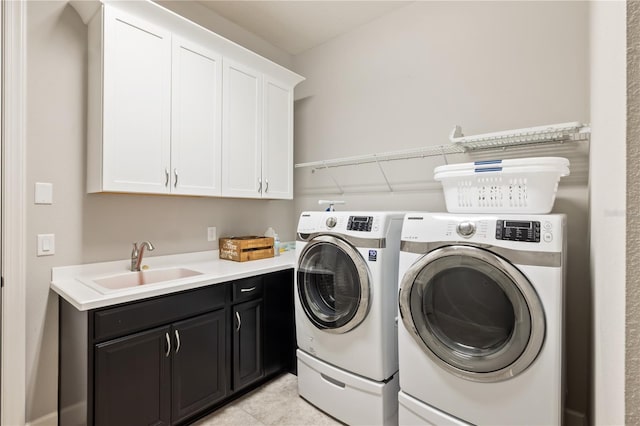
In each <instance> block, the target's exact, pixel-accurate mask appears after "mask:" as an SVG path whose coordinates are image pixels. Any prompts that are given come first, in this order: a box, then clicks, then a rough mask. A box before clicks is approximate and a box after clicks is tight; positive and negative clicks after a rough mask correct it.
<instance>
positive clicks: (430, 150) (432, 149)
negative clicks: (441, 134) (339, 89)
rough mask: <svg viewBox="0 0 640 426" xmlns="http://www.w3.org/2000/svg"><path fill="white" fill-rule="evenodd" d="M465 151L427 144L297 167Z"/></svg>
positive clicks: (352, 164) (410, 157)
mask: <svg viewBox="0 0 640 426" xmlns="http://www.w3.org/2000/svg"><path fill="white" fill-rule="evenodd" d="M464 152H465V151H464V149H463V148H461V147H458V146H455V145H440V146H427V147H424V148H417V149H409V150H406V151H392V152H383V153H379V154H367V155H358V156H355V157H344V158H335V159H332V160H321V161H313V162H310V163H299V164H296V165H295V168H296V169H299V168H303V167H312V168H314V169H326V168H331V167H342V166H355V165H359V164H369V163H379V162H380V161H393V160H409V159H412V158H423V157H434V156H439V155H444V154H462V153H464Z"/></svg>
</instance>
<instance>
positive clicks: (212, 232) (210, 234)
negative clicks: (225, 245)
mask: <svg viewBox="0 0 640 426" xmlns="http://www.w3.org/2000/svg"><path fill="white" fill-rule="evenodd" d="M217 239H218V236H217V235H216V227H215V226H210V227H208V228H207V241H215V240H217Z"/></svg>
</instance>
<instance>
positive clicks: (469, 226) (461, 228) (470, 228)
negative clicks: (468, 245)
mask: <svg viewBox="0 0 640 426" xmlns="http://www.w3.org/2000/svg"><path fill="white" fill-rule="evenodd" d="M456 231H458V235H460V236H461V237H464V238H469V237H470V236H472V235H473V234H475V233H476V224H475V223H473V222H468V221H467V222H460V223H459V224H458V226H457V228H456Z"/></svg>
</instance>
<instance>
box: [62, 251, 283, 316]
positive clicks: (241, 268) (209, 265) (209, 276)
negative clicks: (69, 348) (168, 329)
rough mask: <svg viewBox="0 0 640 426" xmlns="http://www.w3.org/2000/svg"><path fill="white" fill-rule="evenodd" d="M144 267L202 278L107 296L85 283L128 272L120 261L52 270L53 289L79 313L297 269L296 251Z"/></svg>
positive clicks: (179, 259) (160, 261)
mask: <svg viewBox="0 0 640 426" xmlns="http://www.w3.org/2000/svg"><path fill="white" fill-rule="evenodd" d="M143 264H144V265H146V266H148V267H149V270H154V269H161V268H174V267H178V268H187V269H192V270H194V271H197V272H200V273H201V275H197V276H193V277H188V278H180V279H176V280H172V281H164V282H159V283H153V284H145V285H142V286H136V287H131V288H125V289H118V290H111V291H108V292H106V293H104V294H103V293H102V292H100V291H98V290H96V289H94V288H93V287H92V286H91V285H89V284H87V283H86V282H87V281H92V280H96V279H99V278H103V277H109V276H113V275H117V274H124V273H127V272H128V271H129V267H130V265H131V262H130V261H129V260H121V261H115V262H104V263H91V264H86V265H75V266H63V267H57V268H53V269H52V270H51V289H52V290H53V291H55V292H56V293H57V294H59V295H60V296H61V297H63V298H64V299H65V300H66V301H67V302H69V303H71V304H72V305H73V306H75V307H76V308H77V309H78V310H80V311H86V310H89V309H95V308H102V307H105V306H110V305H115V304H118V303H125V302H132V301H135V300H140V299H146V298H149V297H154V296H162V295H165V294H170V293H175V292H178V291H184V290H190V289H194V288H199V287H205V286H208V285H212V284H218V283H223V282H227V281H233V280H237V279H241V278H247V277H251V276H255V275H262V274H267V273H269V272H276V271H282V270H284V269H290V268H294V267H295V252H294V251H287V252H284V253H282V254H281V255H280V256H276V257H272V258H270V259H262V260H252V261H248V262H234V261H230V260H221V259H219V258H218V251H217V250H212V251H206V252H196V253H186V254H177V255H169V256H155V257H145V259H144V261H143Z"/></svg>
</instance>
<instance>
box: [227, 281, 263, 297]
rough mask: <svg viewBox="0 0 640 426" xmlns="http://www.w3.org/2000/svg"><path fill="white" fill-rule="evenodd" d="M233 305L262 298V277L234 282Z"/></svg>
mask: <svg viewBox="0 0 640 426" xmlns="http://www.w3.org/2000/svg"><path fill="white" fill-rule="evenodd" d="M232 286H233V303H236V302H242V301H244V300H251V299H257V298H260V297H262V277H261V276H258V277H251V278H245V279H243V280H238V281H234V282H233V283H232Z"/></svg>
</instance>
